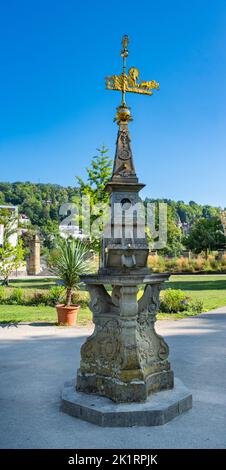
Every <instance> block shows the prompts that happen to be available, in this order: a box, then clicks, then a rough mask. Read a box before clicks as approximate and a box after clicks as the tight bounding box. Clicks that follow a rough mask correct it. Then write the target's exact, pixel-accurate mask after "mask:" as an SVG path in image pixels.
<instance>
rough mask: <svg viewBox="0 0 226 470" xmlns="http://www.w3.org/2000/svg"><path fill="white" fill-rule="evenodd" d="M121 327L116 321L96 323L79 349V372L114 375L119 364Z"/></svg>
mask: <svg viewBox="0 0 226 470" xmlns="http://www.w3.org/2000/svg"><path fill="white" fill-rule="evenodd" d="M120 337H121V327H120V323H119V321H118V320H117V319H109V320H107V321H106V320H105V321H104V322H103V323H102V322H101V321H100V322H98V323H97V325H96V328H95V331H94V333H93V335H92V336H90V337H89V338H88V339H87V340H86V342H85V344H84V345H83V346H82V348H81V359H82V361H81V371H83V372H89V371H90V372H91V371H92V373H94V372H96V373H98V372H100V371H102V373H103V372H105V373H106V375H108V373H109V375H111V376H112V375H116V374H117V370H118V368H119V366H120V363H121V351H120V348H121V339H120Z"/></svg>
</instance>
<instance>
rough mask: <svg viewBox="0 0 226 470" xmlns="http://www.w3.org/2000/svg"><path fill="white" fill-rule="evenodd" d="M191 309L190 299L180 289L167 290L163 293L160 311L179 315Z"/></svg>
mask: <svg viewBox="0 0 226 470" xmlns="http://www.w3.org/2000/svg"><path fill="white" fill-rule="evenodd" d="M188 309H189V297H187V296H186V294H185V293H184V292H183V291H182V290H180V289H166V290H165V291H162V292H161V296H160V311H161V312H164V313H178V312H184V311H186V310H188Z"/></svg>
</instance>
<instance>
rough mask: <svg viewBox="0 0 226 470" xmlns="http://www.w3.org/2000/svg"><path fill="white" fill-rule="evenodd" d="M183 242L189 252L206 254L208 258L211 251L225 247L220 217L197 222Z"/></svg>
mask: <svg viewBox="0 0 226 470" xmlns="http://www.w3.org/2000/svg"><path fill="white" fill-rule="evenodd" d="M183 241H184V245H185V246H186V247H187V248H188V249H189V250H192V251H193V252H194V253H196V254H198V253H201V252H205V255H206V257H207V256H208V253H209V252H210V251H212V250H217V249H219V248H221V247H223V246H224V244H225V242H226V237H225V236H224V231H223V226H222V222H221V220H220V219H219V218H218V217H211V218H209V219H204V218H201V219H199V220H197V221H196V222H195V223H194V224H193V226H192V228H191V230H190V232H189V235H188V236H187V237H185V238H184V240H183Z"/></svg>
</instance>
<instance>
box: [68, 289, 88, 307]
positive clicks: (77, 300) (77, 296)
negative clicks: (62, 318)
mask: <svg viewBox="0 0 226 470" xmlns="http://www.w3.org/2000/svg"><path fill="white" fill-rule="evenodd" d="M72 304H73V305H81V306H82V307H87V305H88V304H89V294H88V293H87V292H82V291H76V292H74V293H73V294H72Z"/></svg>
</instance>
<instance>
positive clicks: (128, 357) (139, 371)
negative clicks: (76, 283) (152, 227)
mask: <svg viewBox="0 0 226 470" xmlns="http://www.w3.org/2000/svg"><path fill="white" fill-rule="evenodd" d="M167 277H168V276H167V275H153V278H152V276H150V275H149V276H147V277H145V276H143V275H142V282H143V283H145V281H146V286H145V289H144V293H143V296H142V297H141V299H140V300H138V299H137V294H138V287H137V285H138V283H139V280H138V279H137V278H136V279H133V277H132V275H130V276H129V275H127V276H126V275H124V276H118V278H117V277H116V276H114V280H113V277H112V279H111V280H112V284H113V281H114V284H113V288H112V293H111V295H109V293H108V292H107V291H106V289H105V287H104V285H103V284H100V278H99V277H98V276H96V277H95V276H93V277H92V276H89V278H88V279H87V287H88V290H89V292H90V297H91V302H90V309H91V310H92V312H93V321H94V323H95V330H94V333H93V334H92V335H91V336H90V337H89V338H88V339H87V340H86V342H85V343H84V344H83V346H82V348H81V363H80V369H79V370H78V374H77V391H79V392H85V393H95V394H98V395H102V396H105V397H108V398H111V399H112V400H114V401H115V402H118V403H120V402H143V401H145V400H146V399H147V398H148V396H149V395H150V394H152V393H154V392H158V391H160V390H167V389H170V388H173V385H174V382H173V372H172V370H171V369H170V363H169V361H168V354H169V348H168V346H167V344H166V343H165V341H164V339H163V338H162V337H161V336H159V335H158V334H157V333H156V331H155V328H154V323H155V315H156V311H157V310H158V307H159V292H160V287H161V283H162V282H163V280H165V278H167ZM83 280H85V282H86V279H85V278H83Z"/></svg>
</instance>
